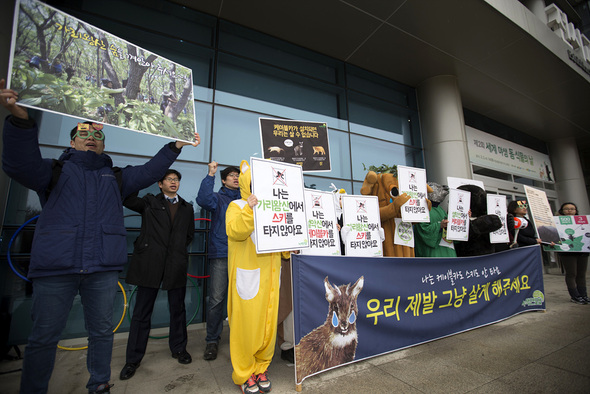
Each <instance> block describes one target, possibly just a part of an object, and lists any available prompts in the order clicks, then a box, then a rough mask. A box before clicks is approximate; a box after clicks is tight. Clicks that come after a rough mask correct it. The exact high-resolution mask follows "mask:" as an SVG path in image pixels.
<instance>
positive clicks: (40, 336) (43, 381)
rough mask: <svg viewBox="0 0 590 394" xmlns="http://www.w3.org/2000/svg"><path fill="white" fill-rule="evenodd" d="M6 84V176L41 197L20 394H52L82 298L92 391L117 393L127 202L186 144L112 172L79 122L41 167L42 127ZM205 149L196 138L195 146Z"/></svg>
mask: <svg viewBox="0 0 590 394" xmlns="http://www.w3.org/2000/svg"><path fill="white" fill-rule="evenodd" d="M5 86H6V83H5V80H4V79H2V80H0V104H2V106H3V107H4V108H6V109H7V110H8V111H10V113H11V114H12V115H11V116H9V117H8V118H7V119H6V121H5V123H4V135H3V142H4V152H3V156H2V168H3V169H4V172H6V174H7V175H8V176H10V177H11V178H13V179H14V180H16V181H17V182H19V183H21V184H22V185H24V186H25V187H28V188H30V189H31V190H34V191H36V192H37V194H38V195H39V198H40V200H41V205H42V206H43V211H42V212H41V214H40V216H39V219H38V221H37V228H36V230H35V238H34V240H33V246H32V249H31V261H30V265H29V273H28V277H29V279H31V281H32V283H33V299H32V310H31V317H32V319H33V326H32V331H31V334H30V336H29V340H28V344H27V347H26V349H25V356H24V361H23V367H22V368H23V373H22V377H21V392H22V393H43V392H47V389H48V384H49V379H50V378H51V373H52V371H53V366H54V363H55V355H56V349H57V344H58V342H59V340H60V336H61V333H62V331H63V329H64V327H65V325H66V322H67V319H68V313H69V311H70V309H71V307H72V303H73V300H74V297H75V296H76V295H77V294H78V293H79V294H80V296H81V298H82V306H83V310H84V315H85V324H86V327H87V329H88V355H87V358H88V362H87V363H88V370H89V372H90V379H89V380H88V384H87V385H86V387H87V389H88V391H89V393H107V392H109V391H110V387H111V385H109V383H108V382H109V380H110V376H111V354H112V350H113V321H112V317H113V302H114V299H115V294H116V291H117V281H118V276H119V271H121V270H122V269H123V267H124V266H125V264H126V263H127V240H126V231H125V224H124V223H123V206H122V199H123V198H125V197H127V196H129V195H131V194H132V193H135V192H137V191H139V190H141V189H143V188H146V187H148V186H149V185H151V184H153V183H154V182H156V181H158V180H159V179H160V178H162V176H163V175H164V173H165V172H166V170H167V169H168V167H170V165H171V164H172V163H173V162H174V160H176V158H177V157H178V155H179V154H180V149H181V148H182V147H183V146H184V145H188V144H189V143H188V142H182V141H176V142H170V143H169V144H166V145H165V146H164V147H163V148H162V149H161V150H160V151H159V152H158V153H157V154H156V155H155V156H154V157H153V158H152V159H151V160H149V161H148V162H147V163H146V164H144V165H140V166H128V167H125V168H123V169H118V168H116V167H113V162H112V160H111V158H110V157H109V156H108V155H106V154H105V153H104V148H105V134H104V133H103V131H102V128H103V125H102V124H99V123H92V122H85V123H78V124H77V125H76V126H74V128H73V129H72V131H71V133H70V138H71V141H70V147H69V148H68V149H66V150H65V151H64V153H63V154H62V155H61V157H60V159H59V160H51V159H43V158H42V157H41V151H40V149H39V141H38V139H37V135H38V133H39V129H38V127H37V125H36V123H35V121H34V120H33V119H30V118H29V116H28V113H27V110H26V109H25V108H23V107H21V106H19V105H17V104H16V101H17V100H18V95H17V93H16V92H15V91H14V90H10V89H5ZM199 142H200V138H199V135H198V134H195V142H193V143H192V145H193V146H197V145H198V144H199Z"/></svg>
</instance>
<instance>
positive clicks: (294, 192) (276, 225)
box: [250, 157, 309, 253]
mask: <svg viewBox="0 0 590 394" xmlns="http://www.w3.org/2000/svg"><path fill="white" fill-rule="evenodd" d="M250 167H251V172H252V193H253V194H254V195H256V197H257V198H258V205H256V207H255V208H254V242H255V244H256V253H271V252H280V251H287V250H298V249H304V248H308V247H309V238H308V231H307V218H306V214H305V195H304V188H303V172H302V171H301V167H300V166H298V165H296V164H286V163H277V162H274V161H270V160H264V159H261V158H256V157H251V158H250Z"/></svg>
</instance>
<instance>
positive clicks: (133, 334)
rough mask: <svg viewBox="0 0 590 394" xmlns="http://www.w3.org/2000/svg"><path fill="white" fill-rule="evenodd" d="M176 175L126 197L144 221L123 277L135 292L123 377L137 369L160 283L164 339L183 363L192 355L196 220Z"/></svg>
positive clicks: (165, 177) (171, 171) (169, 173)
mask: <svg viewBox="0 0 590 394" xmlns="http://www.w3.org/2000/svg"><path fill="white" fill-rule="evenodd" d="M180 178H181V175H180V173H179V172H178V171H176V170H172V169H170V170H168V171H167V172H166V175H164V177H163V178H162V179H161V180H160V181H159V182H158V186H159V187H160V190H161V193H160V194H158V195H157V196H154V195H153V194H147V195H145V196H144V197H142V198H139V197H137V194H135V195H133V196H131V197H129V198H127V199H125V201H124V205H125V206H126V207H127V208H129V209H131V210H133V211H136V212H139V213H141V217H142V223H141V232H140V234H139V237H137V239H136V240H135V248H134V251H133V257H132V258H131V262H130V264H129V270H128V271H127V278H126V282H127V283H129V284H132V285H137V296H136V300H135V307H134V309H133V317H132V318H131V327H130V329H129V339H128V341H127V354H126V361H125V366H124V367H123V369H122V370H121V374H120V375H119V377H120V379H121V380H127V379H129V378H131V377H132V376H133V375H134V374H135V371H136V369H137V368H138V367H139V364H140V363H141V360H142V359H143V356H144V355H145V350H146V347H147V342H148V338H149V333H150V328H151V317H152V311H153V309H154V303H155V301H156V297H157V295H158V290H159V289H160V286H161V287H162V289H163V290H167V291H168V306H169V309H170V335H169V340H168V344H169V346H170V351H171V352H172V357H173V358H176V359H177V360H178V362H179V363H181V364H189V363H190V362H191V361H192V358H191V355H190V354H189V353H188V352H187V351H186V344H187V333H186V311H185V306H184V297H185V294H186V271H187V267H188V252H187V247H188V245H189V244H190V243H191V241H192V239H193V234H194V229H195V225H194V210H193V206H192V205H191V204H189V203H187V202H186V201H185V200H183V199H182V198H181V197H180V196H179V195H178V194H177V192H178V189H179V186H180Z"/></svg>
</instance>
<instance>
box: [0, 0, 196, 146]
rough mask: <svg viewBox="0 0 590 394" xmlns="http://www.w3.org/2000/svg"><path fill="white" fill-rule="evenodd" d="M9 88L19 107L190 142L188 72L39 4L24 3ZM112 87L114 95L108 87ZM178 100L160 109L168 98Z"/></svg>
mask: <svg viewBox="0 0 590 394" xmlns="http://www.w3.org/2000/svg"><path fill="white" fill-rule="evenodd" d="M13 55H14V56H13V64H12V75H11V81H10V84H11V86H10V87H11V88H12V89H14V90H16V91H18V92H19V97H20V103H21V104H25V105H28V106H33V107H38V108H43V109H47V110H51V111H56V112H60V113H65V114H69V115H73V116H77V117H81V118H86V119H92V120H96V121H98V122H103V123H107V124H111V125H115V126H121V127H125V128H130V129H134V130H138V131H143V132H147V133H150V134H156V135H163V136H167V137H172V138H177V139H183V140H192V139H193V135H194V130H195V125H194V104H193V98H192V89H193V86H192V80H191V72H190V69H188V68H185V67H181V66H178V65H176V64H175V63H172V62H170V61H168V60H166V59H163V58H161V57H159V56H157V55H155V54H152V53H149V52H147V51H144V50H142V49H141V48H137V47H135V46H133V45H131V44H129V43H127V42H125V41H123V40H121V39H118V38H117V37H114V36H112V35H108V34H106V33H104V32H102V31H100V30H98V29H95V28H94V27H92V26H89V25H86V24H84V23H82V22H80V21H78V20H77V19H74V18H72V17H69V16H67V15H65V14H62V13H60V12H58V11H56V10H54V9H53V8H50V7H47V6H45V5H44V4H42V3H39V2H37V1H35V0H26V1H21V3H20V11H19V16H18V26H17V32H16V45H15V52H14V54H13ZM103 78H104V79H108V80H110V81H111V82H112V86H110V88H111V89H107V88H106V86H102V85H103V84H102V83H101V81H102V79H103ZM165 94H166V95H167V96H168V97H172V99H171V100H169V101H168V103H169V104H168V105H167V106H165V108H161V104H162V101H163V98H164V95H165Z"/></svg>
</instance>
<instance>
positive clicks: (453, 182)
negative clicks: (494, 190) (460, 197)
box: [447, 176, 486, 190]
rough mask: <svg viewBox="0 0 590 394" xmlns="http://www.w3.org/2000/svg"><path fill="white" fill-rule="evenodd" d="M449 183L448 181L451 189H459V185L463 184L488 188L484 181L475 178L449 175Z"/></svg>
mask: <svg viewBox="0 0 590 394" xmlns="http://www.w3.org/2000/svg"><path fill="white" fill-rule="evenodd" d="M447 183H448V186H449V189H458V188H459V186H463V185H475V186H479V187H481V188H482V190H486V188H485V186H484V185H483V182H482V181H478V180H475V179H467V178H456V177H452V176H448V177H447Z"/></svg>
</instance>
